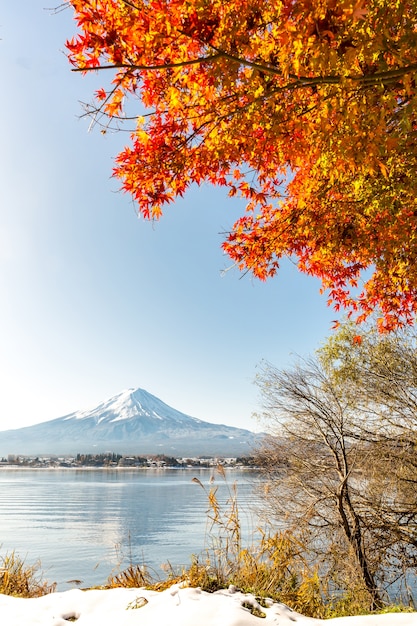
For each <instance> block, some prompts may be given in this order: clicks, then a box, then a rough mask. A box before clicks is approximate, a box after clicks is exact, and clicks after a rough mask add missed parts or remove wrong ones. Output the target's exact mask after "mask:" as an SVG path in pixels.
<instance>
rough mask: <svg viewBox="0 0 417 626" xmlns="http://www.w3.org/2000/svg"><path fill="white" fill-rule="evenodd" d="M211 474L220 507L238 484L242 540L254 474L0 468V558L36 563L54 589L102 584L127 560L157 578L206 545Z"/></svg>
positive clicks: (250, 526) (249, 525)
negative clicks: (75, 582) (14, 555)
mask: <svg viewBox="0 0 417 626" xmlns="http://www.w3.org/2000/svg"><path fill="white" fill-rule="evenodd" d="M213 475H214V477H215V482H214V484H215V485H218V499H219V501H220V502H221V503H222V504H223V505H224V506H226V502H227V499H228V497H229V489H230V487H231V486H232V484H233V483H234V482H235V481H236V483H237V489H238V502H239V505H240V512H241V522H242V526H243V528H244V532H246V534H247V536H248V537H249V535H250V534H251V532H252V531H253V530H254V528H255V527H256V512H255V510H254V509H253V502H254V501H256V495H255V487H256V483H257V481H258V477H257V475H256V473H253V472H250V471H239V470H226V477H227V482H225V481H224V480H223V479H222V478H221V476H219V474H218V473H217V472H216V471H215V470H214V469H213V470H202V469H199V468H197V469H194V468H193V469H179V470H169V469H146V470H143V469H135V470H127V469H111V470H106V469H103V470H101V469H94V470H91V469H58V468H56V469H38V470H31V469H14V468H1V469H0V554H2V555H4V554H5V553H6V552H8V551H9V552H10V551H11V550H15V551H16V552H17V553H18V555H19V556H20V557H24V558H25V560H26V562H27V563H28V564H33V563H34V562H35V561H37V560H40V562H41V566H42V571H43V572H44V578H45V579H46V580H48V582H56V583H57V588H58V590H64V589H68V588H69V587H71V586H74V585H73V584H72V583H68V581H71V580H73V579H79V580H81V581H82V586H83V587H84V586H86V587H87V586H92V585H99V584H103V583H104V582H105V581H106V580H107V578H108V576H109V575H110V574H112V573H117V572H118V571H120V570H121V569H123V568H125V567H127V566H128V565H129V564H130V563H134V564H145V565H147V566H149V567H150V568H152V569H154V570H155V572H156V574H157V575H158V576H161V577H163V576H164V574H163V571H162V569H161V565H162V564H165V563H167V562H169V563H170V564H171V565H172V566H175V567H176V566H181V565H183V564H189V563H190V559H191V556H192V555H193V554H196V555H197V554H201V553H202V551H203V549H204V548H205V547H209V543H210V541H209V539H208V535H207V526H208V525H207V514H206V513H207V508H208V503H207V495H206V493H205V492H204V489H202V488H201V486H200V485H198V484H196V483H195V482H193V480H192V479H193V478H194V477H196V478H198V479H199V480H200V481H201V483H203V485H204V486H205V488H206V489H207V490H209V489H210V486H211V485H210V478H211V477H213Z"/></svg>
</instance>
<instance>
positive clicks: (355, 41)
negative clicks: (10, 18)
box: [67, 0, 417, 329]
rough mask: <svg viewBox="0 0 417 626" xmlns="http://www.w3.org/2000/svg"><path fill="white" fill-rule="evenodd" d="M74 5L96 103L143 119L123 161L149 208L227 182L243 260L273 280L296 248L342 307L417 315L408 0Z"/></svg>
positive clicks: (412, 33)
mask: <svg viewBox="0 0 417 626" xmlns="http://www.w3.org/2000/svg"><path fill="white" fill-rule="evenodd" d="M69 4H70V5H71V6H72V7H73V9H74V17H75V20H76V22H77V25H78V28H79V31H78V33H77V34H76V36H74V37H73V38H72V39H71V40H69V41H68V42H67V48H68V53H69V59H70V61H71V63H72V64H73V65H74V67H75V70H76V71H81V72H84V73H85V72H88V71H91V70H92V71H96V70H100V69H109V70H110V71H112V73H113V79H112V82H111V84H110V86H108V88H107V89H104V88H101V89H99V90H98V91H97V92H96V100H95V102H94V104H92V105H91V106H87V114H89V115H91V116H92V120H93V122H97V123H99V124H101V125H102V130H103V132H107V130H108V129H109V128H110V129H111V128H113V129H114V128H118V127H119V126H120V124H122V123H123V122H126V120H132V121H133V122H134V127H133V128H132V129H131V142H130V144H129V145H128V146H126V147H125V149H123V150H122V152H121V153H120V154H119V155H118V157H117V159H116V168H115V170H114V174H115V176H116V177H118V178H119V179H121V181H122V186H123V189H124V190H125V191H127V192H128V193H130V194H131V195H132V196H133V198H134V200H135V201H136V203H137V206H138V210H139V211H140V213H141V214H142V215H144V216H145V217H146V218H150V219H156V218H159V216H160V215H161V213H162V209H163V208H164V207H165V206H166V205H168V204H169V203H172V202H173V201H174V200H175V198H177V197H180V196H183V195H184V194H185V192H186V191H187V189H188V188H189V187H190V185H192V184H198V185H200V184H203V183H204V182H209V183H211V184H214V185H218V186H222V187H225V188H226V190H227V191H228V193H229V195H230V196H240V197H242V198H243V199H245V201H246V202H247V206H246V211H245V213H244V215H243V216H242V217H241V218H240V219H239V220H238V221H237V222H236V223H235V224H234V226H233V228H232V229H231V232H230V233H229V234H228V235H227V236H226V241H225V243H224V249H225V251H226V252H227V253H228V254H229V255H230V257H231V258H232V259H233V260H234V261H235V262H236V263H237V265H238V266H239V267H240V268H242V269H244V270H247V271H251V272H253V274H254V275H255V276H257V277H259V278H261V279H265V278H267V277H269V276H272V275H274V274H275V273H276V271H277V269H278V267H279V264H280V259H282V257H285V256H287V257H289V258H292V259H295V260H296V262H297V265H298V268H299V269H300V271H302V272H305V273H307V274H311V275H313V276H316V277H318V278H319V279H320V280H321V282H322V286H323V289H324V290H328V294H329V301H330V302H331V303H333V304H334V305H335V307H336V309H338V308H339V307H344V308H346V309H348V310H350V311H351V312H356V313H357V314H358V317H359V319H365V318H366V317H367V316H369V315H370V314H371V313H372V312H373V311H374V309H375V307H376V306H379V307H380V310H381V313H382V315H381V317H380V320H379V324H380V326H381V328H384V329H391V328H393V327H395V326H396V325H398V324H402V323H407V322H410V321H411V320H412V319H413V317H414V314H415V312H416V310H417V270H416V267H417V264H416V258H417V239H416V237H415V232H416V216H417V204H416V202H417V200H416V197H417V194H416V191H417V174H416V172H417V160H416V159H417V153H416V142H415V137H416V132H417V107H416V105H417V97H416V85H417V82H416V73H417V63H416V59H415V49H416V46H417V5H416V2H415V1H414V0H394V1H393V0H298V1H297V2H294V1H293V0H231V1H229V2H224V1H223V0H129V1H128V0H70V2H69ZM138 100H140V101H141V104H139V102H138ZM129 103H130V104H129ZM366 270H368V273H366ZM362 279H363V280H364V284H361V281H362ZM357 288H358V289H359V291H357Z"/></svg>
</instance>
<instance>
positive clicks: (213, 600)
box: [0, 585, 417, 626]
mask: <svg viewBox="0 0 417 626" xmlns="http://www.w3.org/2000/svg"><path fill="white" fill-rule="evenodd" d="M250 607H254V608H256V609H258V610H259V611H261V613H263V614H264V615H265V617H264V618H261V617H257V616H255V615H253V614H252V613H251V611H250ZM72 623H75V624H77V625H78V626H115V624H117V626H196V625H198V626H219V625H221V626H294V624H299V625H300V626H308V625H312V624H316V625H319V624H323V626H336V625H337V626H417V613H388V614H385V615H366V616H360V617H340V618H336V619H329V620H320V619H313V618H310V617H304V616H303V615H300V614H299V613H296V612H294V611H292V610H291V609H289V608H288V607H287V606H285V605H284V604H278V603H272V602H270V603H269V606H268V608H264V607H261V606H260V605H259V604H258V603H257V601H256V599H255V598H254V596H252V595H251V594H243V593H241V592H239V591H236V590H235V589H234V588H233V587H231V588H230V589H229V590H223V591H217V592H215V593H206V592H204V591H201V590H200V589H198V588H187V587H183V586H182V585H173V586H172V587H171V588H169V589H167V590H165V591H162V592H156V591H149V590H146V589H143V588H140V589H110V590H106V591H104V590H90V591H81V590H79V589H72V590H71V591H64V592H62V593H52V594H50V595H46V596H43V597H41V598H30V599H24V598H14V597H11V596H5V595H1V594H0V624H5V625H6V624H7V626H68V625H69V624H72Z"/></svg>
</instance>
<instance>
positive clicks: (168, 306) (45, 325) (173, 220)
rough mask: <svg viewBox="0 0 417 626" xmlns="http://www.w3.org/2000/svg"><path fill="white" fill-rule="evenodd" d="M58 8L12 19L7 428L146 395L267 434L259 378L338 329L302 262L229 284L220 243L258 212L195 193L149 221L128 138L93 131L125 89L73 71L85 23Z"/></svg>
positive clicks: (2, 377) (2, 182) (4, 371)
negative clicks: (99, 99)
mask: <svg viewBox="0 0 417 626" xmlns="http://www.w3.org/2000/svg"><path fill="white" fill-rule="evenodd" d="M45 5H46V6H48V3H45V1H44V0H22V1H21V2H18V3H15V2H2V7H1V10H0V64H1V98H0V128H1V131H0V132H1V135H0V137H1V144H0V145H1V150H0V155H1V157H0V158H1V163H0V194H1V202H0V288H1V296H2V297H1V308H0V429H1V430H4V429H8V428H18V427H21V426H26V425H29V424H33V423H37V422H41V421H45V420H49V419H53V418H55V417H60V416H63V415H65V414H67V413H70V412H72V411H75V410H78V409H87V408H90V407H93V406H95V405H96V404H98V403H99V402H100V401H102V400H105V399H107V398H109V397H111V396H112V395H114V394H116V393H118V392H119V391H122V390H123V389H126V388H129V387H142V388H144V389H146V390H147V391H149V392H150V393H152V394H154V395H156V396H157V397H159V398H160V399H161V400H163V401H164V402H166V403H167V404H169V405H171V406H173V407H174V408H176V409H178V410H180V411H183V412H184V413H187V414H188V415H192V416H193V417H198V418H200V419H203V420H207V421H210V422H220V423H226V424H229V425H233V426H242V427H246V428H249V429H251V430H257V429H258V428H259V427H258V424H257V422H256V421H255V420H254V419H253V418H252V417H251V416H252V413H253V412H254V411H257V410H259V391H258V389H257V387H256V386H255V385H254V383H253V381H254V378H255V375H256V368H257V365H259V363H260V362H261V360H262V359H267V360H268V361H271V362H272V363H273V364H275V365H277V366H279V367H281V366H285V365H288V364H289V363H290V362H291V361H292V358H293V355H294V354H299V355H303V356H305V355H307V354H309V353H312V352H313V351H314V350H315V349H316V348H318V347H319V345H320V344H321V343H322V342H323V341H324V340H325V338H326V336H328V335H329V333H330V332H331V331H330V328H331V321H332V320H333V319H335V317H336V315H335V313H334V312H333V311H332V310H331V309H329V308H328V307H327V305H326V297H325V296H320V295H319V286H320V285H319V283H318V281H316V280H314V279H312V278H308V277H305V276H302V275H301V274H299V273H298V272H297V270H296V268H295V267H294V266H293V265H292V264H290V263H287V264H285V266H284V267H283V268H282V270H281V272H280V274H279V275H278V277H277V278H275V279H273V280H271V281H269V282H268V283H260V282H258V281H255V280H254V279H252V278H251V277H250V276H245V277H240V276H239V273H238V272H237V271H235V270H232V271H229V272H227V273H225V274H224V275H222V270H224V269H225V268H227V267H228V266H229V265H230V261H229V259H228V258H227V257H225V256H224V255H223V254H222V251H221V248H220V244H221V241H222V237H221V234H220V233H221V232H222V231H225V230H227V229H228V228H230V226H231V225H232V223H233V221H234V220H235V218H236V217H237V216H238V215H239V213H240V212H241V211H242V208H243V204H242V203H241V202H240V201H236V200H235V201H232V200H231V199H228V198H226V197H225V196H224V193H223V192H220V191H218V190H215V189H213V188H211V187H209V186H204V187H201V188H199V189H195V190H193V191H192V192H191V193H189V194H188V195H187V196H186V198H185V199H184V200H182V201H180V202H178V203H176V204H175V205H172V206H171V207H170V208H168V209H167V210H166V213H165V216H164V217H163V218H162V220H161V221H160V222H158V223H157V224H151V223H147V222H145V221H144V220H142V219H139V218H138V217H137V215H136V213H135V207H134V206H133V204H132V201H131V200H130V198H129V197H128V196H126V195H124V194H122V193H119V192H118V183H117V181H115V180H114V179H112V178H111V170H112V159H113V157H114V156H115V155H116V154H117V152H118V151H119V150H120V149H121V148H122V147H123V145H124V143H125V142H126V141H127V139H128V137H127V135H126V134H125V133H118V134H107V135H105V136H103V135H101V134H100V132H99V130H98V129H95V130H93V131H92V132H88V126H89V123H88V121H87V120H85V119H80V115H81V113H82V108H81V104H80V102H81V101H84V102H85V101H87V102H89V101H91V100H92V95H93V92H94V90H95V89H96V88H98V87H100V86H103V85H104V86H106V83H107V81H108V80H109V79H110V75H106V74H105V73H103V72H102V73H101V74H99V75H97V74H96V75H94V76H89V77H85V78H83V77H82V76H81V75H80V74H76V73H73V72H71V66H70V65H69V63H68V61H67V59H66V57H65V54H64V43H65V40H66V39H67V38H70V37H72V36H73V35H74V34H75V23H73V21H72V14H71V11H70V10H66V11H63V12H61V13H58V14H56V15H53V14H52V13H51V12H50V11H48V10H45V9H44V7H45ZM52 6H54V4H53V2H52Z"/></svg>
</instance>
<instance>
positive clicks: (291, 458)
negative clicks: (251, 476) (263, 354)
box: [258, 359, 382, 608]
mask: <svg viewBox="0 0 417 626" xmlns="http://www.w3.org/2000/svg"><path fill="white" fill-rule="evenodd" d="M258 384H259V386H260V388H261V390H262V397H263V407H264V413H263V415H262V417H263V419H264V421H265V422H266V423H267V424H268V426H269V430H270V431H271V432H272V433H273V434H274V435H279V436H280V442H281V446H282V443H283V439H282V438H284V441H285V446H286V451H285V460H286V464H285V466H284V467H282V464H281V466H280V468H279V471H278V474H277V473H276V469H277V468H276V466H274V465H272V466H271V465H270V466H269V469H270V470H271V471H270V476H271V477H273V478H274V486H275V489H273V490H272V493H273V494H275V496H276V497H275V498H273V501H274V510H275V514H277V515H278V517H280V518H281V519H283V518H285V520H286V523H287V524H291V525H292V527H293V528H298V529H301V528H304V529H306V528H308V530H309V533H310V546H311V549H312V550H314V551H315V552H316V556H317V555H320V556H321V557H322V558H323V557H324V556H326V559H327V566H328V567H332V568H334V567H335V563H336V561H337V559H336V561H335V560H334V558H333V563H332V565H329V558H330V555H331V554H332V552H333V553H334V551H335V550H336V551H337V550H338V551H339V555H341V554H342V553H344V554H345V555H349V554H350V556H351V557H352V558H353V560H354V562H355V566H356V570H357V573H358V576H359V578H360V580H361V581H362V583H363V586H364V588H365V589H366V591H367V592H368V594H369V597H370V606H371V608H376V607H378V606H380V605H381V603H382V600H381V595H380V593H379V590H378V585H377V581H376V575H377V573H378V567H379V565H380V557H381V555H377V554H376V553H375V551H374V550H372V547H373V546H372V541H371V536H370V533H369V529H368V527H367V525H366V524H365V523H364V520H363V516H362V509H363V498H362V495H361V483H362V480H361V474H360V470H361V468H362V466H363V462H364V449H363V446H362V445H361V444H362V441H361V438H360V427H359V425H358V424H357V417H356V414H355V410H354V406H353V405H352V403H351V401H350V399H349V397H347V398H344V397H343V395H342V394H341V393H340V389H339V387H338V386H337V385H335V384H334V383H333V381H332V379H331V377H329V376H328V375H327V373H326V371H325V370H324V369H323V368H322V367H321V366H320V363H319V362H318V361H316V360H313V359H310V360H308V361H305V362H303V363H301V364H299V365H298V366H296V367H295V368H293V369H292V370H278V369H276V368H274V367H273V366H272V365H270V364H268V363H266V364H264V367H263V369H262V372H261V374H260V375H259V376H258ZM277 441H278V440H277V439H274V438H271V439H270V440H269V443H266V446H267V448H268V451H267V454H266V456H267V457H268V456H270V455H271V453H272V454H273V450H274V449H275V448H276V445H277V443H276V442H277ZM277 489H278V493H277V491H276V490H277Z"/></svg>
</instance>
